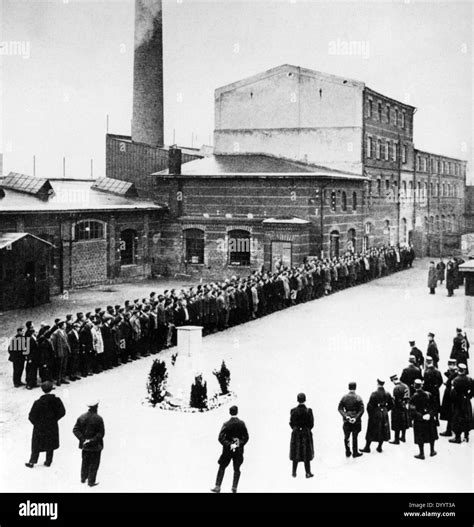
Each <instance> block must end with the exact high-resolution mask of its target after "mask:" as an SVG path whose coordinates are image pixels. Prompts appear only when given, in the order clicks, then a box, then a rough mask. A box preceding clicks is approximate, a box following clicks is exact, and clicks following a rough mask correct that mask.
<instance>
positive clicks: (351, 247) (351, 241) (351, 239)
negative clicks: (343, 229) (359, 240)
mask: <svg viewBox="0 0 474 527" xmlns="http://www.w3.org/2000/svg"><path fill="white" fill-rule="evenodd" d="M347 250H348V251H350V252H351V253H353V252H355V250H356V231H355V229H349V230H348V231H347Z"/></svg>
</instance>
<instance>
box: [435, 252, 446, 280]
mask: <svg viewBox="0 0 474 527" xmlns="http://www.w3.org/2000/svg"><path fill="white" fill-rule="evenodd" d="M445 269H446V264H445V263H444V262H443V259H442V258H440V259H439V262H438V263H437V264H436V272H437V275H438V280H439V283H440V284H442V283H443V282H444V272H445Z"/></svg>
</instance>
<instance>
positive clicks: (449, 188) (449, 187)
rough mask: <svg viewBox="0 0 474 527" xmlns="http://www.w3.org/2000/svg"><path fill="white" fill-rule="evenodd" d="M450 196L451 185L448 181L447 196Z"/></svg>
mask: <svg viewBox="0 0 474 527" xmlns="http://www.w3.org/2000/svg"><path fill="white" fill-rule="evenodd" d="M451 196H452V194H451V185H450V184H449V183H448V197H449V198H450V197H451Z"/></svg>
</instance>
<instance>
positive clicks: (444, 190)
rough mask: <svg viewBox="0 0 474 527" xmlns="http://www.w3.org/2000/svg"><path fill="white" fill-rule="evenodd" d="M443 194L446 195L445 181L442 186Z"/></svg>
mask: <svg viewBox="0 0 474 527" xmlns="http://www.w3.org/2000/svg"><path fill="white" fill-rule="evenodd" d="M441 196H442V197H443V198H444V196H446V183H443V186H442V187H441Z"/></svg>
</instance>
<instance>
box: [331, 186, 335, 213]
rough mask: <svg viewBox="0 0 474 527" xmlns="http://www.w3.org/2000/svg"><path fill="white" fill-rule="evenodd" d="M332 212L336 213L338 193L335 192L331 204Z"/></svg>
mask: <svg viewBox="0 0 474 527" xmlns="http://www.w3.org/2000/svg"><path fill="white" fill-rule="evenodd" d="M330 207H331V211H332V212H336V191H335V190H333V191H332V192H331V203H330Z"/></svg>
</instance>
